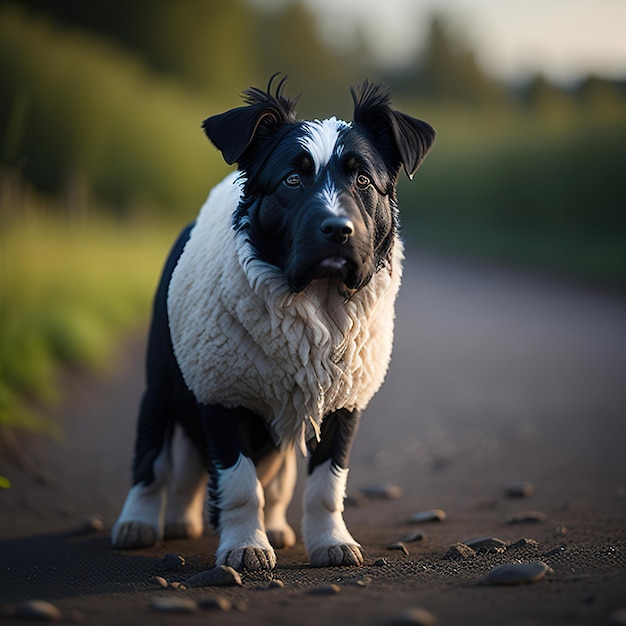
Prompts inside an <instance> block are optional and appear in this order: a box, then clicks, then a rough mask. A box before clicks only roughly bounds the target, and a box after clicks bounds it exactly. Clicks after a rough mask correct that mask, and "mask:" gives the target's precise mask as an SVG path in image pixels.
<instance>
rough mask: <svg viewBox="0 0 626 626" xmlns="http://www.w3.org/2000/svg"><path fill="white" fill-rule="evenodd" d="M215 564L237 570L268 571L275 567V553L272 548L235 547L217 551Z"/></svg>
mask: <svg viewBox="0 0 626 626" xmlns="http://www.w3.org/2000/svg"><path fill="white" fill-rule="evenodd" d="M217 565H230V567H232V568H234V569H236V570H238V571H243V570H248V571H251V572H254V571H258V570H267V571H269V570H272V569H274V567H276V554H275V553H274V550H272V548H269V550H268V549H266V548H257V547H254V546H251V547H246V548H236V549H234V550H229V551H228V552H220V551H218V553H217Z"/></svg>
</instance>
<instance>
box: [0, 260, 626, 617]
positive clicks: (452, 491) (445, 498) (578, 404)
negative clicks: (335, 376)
mask: <svg viewBox="0 0 626 626" xmlns="http://www.w3.org/2000/svg"><path fill="white" fill-rule="evenodd" d="M143 350H144V345H143V341H142V340H131V341H129V342H128V343H127V344H126V345H125V346H124V347H123V348H122V349H121V351H120V353H119V355H118V357H117V358H116V361H115V365H114V366H113V375H112V376H111V377H110V378H107V379H105V380H93V379H91V378H87V377H85V376H82V375H78V374H74V375H72V376H69V377H67V380H64V381H62V384H63V388H64V389H65V390H66V397H67V401H66V402H65V403H64V407H63V409H62V410H59V411H58V414H57V415H55V419H57V420H58V422H59V423H60V424H61V426H62V430H63V433H64V437H63V440H62V441H58V442H49V441H37V442H29V444H28V447H27V448H26V452H27V458H28V459H30V460H31V461H32V463H33V465H32V466H31V465H29V464H26V465H24V466H23V467H20V466H19V465H17V464H15V463H6V462H5V463H4V464H3V465H2V466H0V474H4V475H6V476H8V477H9V479H10V480H11V482H12V484H13V488H12V489H10V490H8V491H3V492H0V607H1V609H0V621H4V620H7V621H10V620H12V617H11V616H10V615H9V613H11V612H12V611H15V610H17V611H26V610H31V611H34V610H39V609H41V610H44V611H45V610H46V609H45V606H44V608H43V609H42V607H41V605H34V606H31V605H28V606H26V607H25V606H23V603H24V602H27V601H29V600H33V599H39V600H45V601H47V602H49V603H51V604H52V605H53V607H52V609H54V608H55V607H56V609H58V611H60V613H61V617H62V619H65V620H71V621H80V622H82V623H93V624H110V623H113V620H115V622H117V623H118V624H137V623H142V622H143V621H146V622H148V621H149V622H150V623H151V624H161V623H163V624H165V623H167V624H170V623H174V622H175V623H177V624H178V623H181V624H183V623H184V624H200V623H206V622H207V619H210V620H211V623H213V624H249V623H255V624H257V623H258V624H273V625H278V624H296V623H297V624H334V623H337V624H381V625H382V624H400V623H406V624H418V623H424V624H425V623H429V622H428V620H431V621H430V623H433V622H432V620H433V619H434V620H436V623H438V624H507V625H513V626H515V625H520V626H522V625H525V626H529V625H531V624H532V625H539V624H589V625H591V624H594V625H595V624H611V623H615V624H619V623H621V624H626V615H625V613H626V450H625V442H626V298H625V297H624V295H623V294H615V293H607V292H604V291H600V290H593V289H589V288H586V287H581V286H577V285H572V284H566V283H563V282H560V281H557V280H555V279H552V278H546V277H540V276H536V275H531V274H527V273H522V272H516V271H511V270H505V269H497V268H493V267H487V266H481V265H478V264H464V263H461V262H458V261H454V260H449V259H448V260H445V259H440V258H435V257H429V256H427V255H415V254H413V255H410V256H409V260H408V263H407V268H406V272H405V280H404V285H403V288H402V291H401V297H400V301H399V308H398V326H397V340H396V348H395V352H394V358H393V362H392V367H391V369H390V372H389V376H388V379H387V382H386V383H385V386H384V387H383V390H382V391H381V392H380V393H379V395H378V396H376V398H375V399H374V401H373V402H372V404H371V405H370V408H369V409H368V411H367V413H366V415H365V417H364V419H363V423H362V427H361V431H360V433H359V436H358V438H357V442H356V444H355V448H354V451H353V461H352V464H351V475H350V481H349V489H348V491H349V496H350V497H349V500H348V507H347V509H346V518H347V521H348V525H349V527H350V528H351V530H352V531H353V534H354V535H355V536H356V537H357V538H358V539H359V540H360V541H361V542H362V544H363V545H364V546H365V547H366V549H367V558H366V565H365V567H364V568H361V569H348V568H327V569H311V568H309V567H308V566H307V565H306V560H305V555H304V551H303V548H302V545H301V543H300V542H299V543H298V544H297V545H296V547H295V548H293V549H290V550H287V551H285V552H280V553H279V554H278V563H279V564H278V568H277V570H276V571H275V572H274V573H273V574H272V575H271V576H270V575H263V574H257V575H249V574H244V575H243V577H242V586H233V587H219V588H206V587H200V588H193V589H191V588H190V589H186V590H182V589H178V590H177V589H174V588H173V587H172V586H171V583H172V582H174V583H176V582H184V581H185V580H186V579H188V578H190V577H191V576H192V575H194V574H197V573H199V572H201V571H203V570H207V569H208V568H210V567H212V566H213V561H212V554H213V551H214V549H215V546H216V540H215V537H213V536H211V535H208V536H206V537H204V538H202V539H201V540H198V541H193V542H168V543H166V544H164V545H162V546H159V547H155V548H152V549H149V550H145V551H131V552H124V553H121V552H114V551H112V550H111V549H110V548H109V540H108V535H107V533H106V530H105V531H102V530H99V522H98V519H99V518H96V519H94V518H93V516H94V515H98V516H100V518H101V519H102V520H103V521H104V523H105V524H106V525H110V524H111V523H112V522H113V521H114V520H115V517H116V515H117V513H118V511H119V508H120V506H121V504H122V502H123V499H124V496H125V492H126V489H127V486H128V479H129V470H128V468H129V465H130V456H131V449H132V439H133V431H134V420H135V412H136V406H137V403H138V400H139V396H140V393H141V386H142V375H143V374H142V362H143ZM301 489H302V486H301V484H299V492H301ZM365 494H366V495H365ZM299 509H300V507H299V504H298V501H297V500H296V501H295V502H294V504H293V506H292V509H291V515H292V517H293V523H294V525H295V526H296V527H297V525H298V521H297V520H298V519H299ZM424 511H435V512H437V511H438V513H437V514H438V515H439V518H441V517H445V519H443V520H441V519H440V520H439V521H425V522H418V521H415V522H411V523H409V522H408V520H409V519H410V518H412V517H413V516H415V515H416V514H418V513H422V512H424ZM441 512H443V513H444V515H443V516H442V515H441ZM421 517H422V516H420V515H418V516H417V517H416V518H415V519H420V518H421ZM424 517H426V519H428V516H424ZM515 520H518V521H517V522H516V523H515ZM520 520H521V521H520ZM417 531H419V532H417ZM481 538H482V539H484V541H480V542H476V541H474V542H473V541H472V540H476V539H481ZM488 540H491V541H488ZM498 540H500V541H498ZM467 543H470V544H471V546H472V547H468V546H467V545H466V544H467ZM167 553H173V554H177V555H181V556H183V557H184V561H185V564H184V565H181V566H180V567H178V568H175V569H168V567H166V566H165V565H164V563H165V562H164V561H162V559H163V557H164V556H165V555H166V554H167ZM516 563H528V564H532V565H528V566H525V567H523V568H513V569H511V568H500V569H496V568H498V567H499V566H502V565H507V564H516ZM490 572H491V574H490ZM488 574H489V576H488ZM156 577H161V579H160V580H159V579H157V578H156ZM272 580H280V581H281V582H282V585H281V583H277V582H273V583H272V582H271V581H272ZM511 580H513V581H517V582H516V584H510V581H511ZM494 581H495V582H494ZM163 583H165V584H166V585H168V584H169V585H170V586H169V587H167V588H165V587H163ZM270 583H271V584H270ZM216 596H217V597H216ZM52 609H51V610H52ZM620 611H621V612H620ZM209 612H210V617H208V616H207V613H209ZM55 615H56V617H58V615H57V614H55ZM52 616H53V613H50V614H49V616H48V617H52ZM620 620H621V621H620Z"/></svg>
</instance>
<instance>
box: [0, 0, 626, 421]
mask: <svg viewBox="0 0 626 626" xmlns="http://www.w3.org/2000/svg"><path fill="white" fill-rule="evenodd" d="M276 71H281V72H283V73H288V74H290V81H289V86H288V92H289V93H291V94H295V93H300V92H302V93H303V98H302V100H301V101H300V103H299V105H298V107H299V113H300V115H301V116H302V117H326V116H329V115H337V116H338V117H342V118H345V119H350V117H351V100H350V97H349V92H348V87H349V86H350V85H354V84H357V83H358V82H360V81H361V80H363V79H364V78H366V77H367V78H370V79H380V80H383V81H385V82H387V83H389V84H390V86H391V87H392V93H393V94H394V98H395V103H396V106H397V107H398V108H399V109H401V110H404V111H406V112H408V113H411V114H413V115H415V116H417V117H421V118H423V119H426V120H428V121H429V122H430V123H432V124H433V125H434V126H435V127H436V128H437V130H438V131H439V136H438V140H437V143H436V145H435V148H434V150H433V152H432V154H431V155H430V156H429V158H428V159H427V160H426V162H425V164H424V165H423V167H422V169H421V171H420V172H419V173H418V175H417V177H416V179H415V181H414V182H412V183H410V184H409V183H408V182H407V181H404V180H403V181H402V182H401V186H400V190H399V195H400V203H401V215H402V219H403V223H404V234H405V236H406V237H407V238H409V239H411V240H413V241H416V242H417V243H418V244H419V245H420V246H422V247H430V248H435V249H445V250H450V251H453V252H461V253H463V254H471V255H474V256H480V257H483V258H489V259H496V260H506V261H511V262H521V263H524V264H531V265H533V264H534V265H536V266H537V267H541V268H556V269H559V270H565V271H567V272H570V273H572V274H574V275H578V276H581V275H583V276H589V277H592V278H595V279H601V280H609V281H611V282H613V283H619V284H622V285H624V284H626V228H625V226H626V223H625V220H626V218H625V217H624V211H623V207H624V206H626V191H625V189H626V187H625V186H624V185H623V183H622V176H623V174H622V172H623V171H624V170H625V169H626V149H625V148H626V88H625V85H626V83H624V82H617V81H613V82H611V81H608V80H602V79H599V78H593V77H590V78H588V79H587V80H584V81H582V82H581V83H580V84H578V85H572V86H569V87H567V88H565V87H561V86H557V85H554V84H552V83H550V82H549V81H547V80H545V79H544V78H542V77H541V76H536V77H534V78H532V79H531V80H529V81H528V82H527V83H526V84H523V85H510V84H504V83H501V82H497V81H495V80H493V79H491V78H490V77H488V76H487V75H486V74H485V73H484V72H483V71H482V69H481V68H480V66H479V65H478V64H477V62H476V59H475V57H474V54H473V51H472V50H471V48H469V47H468V46H466V45H464V44H463V42H462V41H461V42H460V41H459V40H457V39H456V38H455V36H453V34H452V33H451V32H450V30H449V29H448V27H447V23H446V21H445V19H443V18H441V17H437V16H434V17H433V19H432V23H431V25H430V31H429V36H428V38H427V41H426V43H425V45H424V46H423V48H422V49H420V50H419V51H418V52H417V53H416V57H415V58H414V59H412V60H411V61H410V62H408V63H406V64H405V65H403V66H401V67H392V68H390V67H383V66H381V65H379V63H378V61H377V59H376V58H375V57H374V55H373V54H372V53H371V51H370V49H369V48H368V45H367V42H366V41H360V42H359V43H358V45H357V46H356V47H355V48H354V49H353V50H352V51H350V52H346V50H345V46H337V48H333V47H332V46H330V45H329V44H327V43H324V41H323V39H322V38H321V37H320V34H319V32H318V30H317V26H316V22H315V19H314V17H313V15H312V14H311V13H310V11H309V10H308V9H307V8H306V6H305V5H304V4H303V3H302V2H299V1H297V0H292V1H285V2H274V3H272V5H271V7H265V6H264V5H263V4H262V3H261V2H260V1H259V0H256V1H255V2H253V1H252V0H229V1H228V2H225V1H221V0H204V1H203V0H177V1H176V2H173V1H171V0H133V2H128V1H127V0H108V1H107V2H104V1H103V0H93V1H91V2H83V1H82V0H55V2H49V1H47V0H22V1H21V2H10V1H7V0H0V168H1V169H0V250H1V254H2V258H1V259H0V262H1V263H2V270H0V425H1V424H2V423H9V422H11V423H15V422H19V423H21V424H22V425H26V424H35V423H37V420H36V419H35V418H33V417H32V414H30V413H29V412H28V411H27V409H26V408H25V407H26V406H28V403H25V402H24V399H27V398H31V397H36V398H39V399H42V400H52V399H53V396H54V376H53V373H54V371H55V368H56V367H57V366H58V364H59V363H83V364H84V363H87V364H91V365H92V366H96V367H100V365H101V364H102V363H103V362H105V361H106V355H107V354H108V349H109V348H110V346H111V344H112V342H113V338H114V336H115V335H116V334H119V333H120V332H121V331H122V330H124V329H127V328H129V327H130V326H132V325H134V324H136V323H138V322H140V321H142V320H145V318H146V317H147V313H148V307H149V304H148V303H149V300H150V294H151V292H152V289H153V286H154V282H155V280H156V274H157V272H158V271H159V269H160V266H161V263H162V261H163V258H164V257H165V254H166V251H167V247H168V245H169V241H168V240H169V239H173V237H174V235H175V233H176V232H177V230H178V229H179V227H180V226H181V225H182V224H184V223H186V222H187V221H188V220H190V219H192V218H193V216H194V215H195V214H196V212H197V210H198V208H199V206H200V205H201V203H202V201H203V199H204V197H205V196H206V194H207V192H208V191H209V189H210V188H211V187H212V186H213V184H215V183H216V182H217V181H218V180H219V179H220V178H221V177H222V176H223V175H224V174H225V173H226V171H227V168H226V166H225V165H224V164H223V162H222V160H221V157H220V155H219V154H218V152H217V151H216V150H214V149H213V148H212V147H211V146H210V144H209V143H208V142H207V140H206V139H205V138H204V137H203V135H202V132H201V130H200V123H201V121H202V120H203V119H204V118H205V117H207V116H209V115H212V114H215V113H219V112H221V111H223V110H225V109H227V108H230V107H232V106H237V105H238V104H239V103H240V99H239V95H238V94H239V92H241V91H242V90H243V89H245V88H246V87H248V86H250V85H257V86H265V84H266V83H267V79H268V77H269V76H270V75H271V74H272V73H274V72H276ZM16 189H18V190H21V191H19V193H17V192H16V191H15V190H16ZM174 223H175V224H176V225H175V226H174V225H173V224H174ZM27 415H30V418H28V419H27ZM18 416H21V417H18ZM29 420H30V421H29ZM33 420H34V421H33Z"/></svg>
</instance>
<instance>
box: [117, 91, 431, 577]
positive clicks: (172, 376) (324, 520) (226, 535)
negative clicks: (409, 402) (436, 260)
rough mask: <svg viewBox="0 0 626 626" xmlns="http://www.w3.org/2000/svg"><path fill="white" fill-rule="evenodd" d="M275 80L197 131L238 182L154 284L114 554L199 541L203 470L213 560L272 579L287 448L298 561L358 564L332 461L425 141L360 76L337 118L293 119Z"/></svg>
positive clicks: (383, 323)
mask: <svg viewBox="0 0 626 626" xmlns="http://www.w3.org/2000/svg"><path fill="white" fill-rule="evenodd" d="M284 82H285V81H284V80H283V81H281V82H280V84H279V85H278V87H277V88H276V89H275V91H274V93H272V81H270V84H269V86H268V88H267V91H266V92H264V91H262V90H259V89H255V88H252V89H249V90H248V91H246V92H245V95H246V106H242V107H239V108H236V109H233V110H231V111H227V112H226V113H222V114H221V115H216V116H214V117H210V118H208V119H207V120H205V122H204V123H203V128H204V130H205V132H206V134H207V136H208V137H209V139H210V140H211V141H212V142H213V144H214V145H215V146H216V147H217V148H218V149H219V150H220V151H221V152H222V155H223V157H224V159H225V160H226V162H227V163H229V164H231V163H235V162H236V163H237V164H238V166H239V167H238V172H236V173H234V174H231V175H230V176H228V177H227V178H226V179H225V180H224V181H223V182H222V183H220V184H219V185H217V186H216V187H215V188H214V189H213V191H212V192H211V194H210V195H209V197H208V199H207V201H206V203H205V204H204V206H203V207H202V210H201V211H200V214H199V215H198V218H197V221H196V222H195V224H192V225H191V226H189V227H188V228H187V229H185V230H184V231H183V233H182V234H181V236H180V237H179V239H178V241H177V242H176V244H175V245H174V248H173V250H172V251H171V254H170V256H169V259H168V260H167V263H166V266H165V270H164V272H163V276H162V278H161V282H160V285H159V288H158V291H157V294H156V300H155V304H154V311H153V319H152V324H151V328H150V336H149V344H148V354H147V389H146V391H145V394H144V396H143V400H142V403H141V409H140V414H139V423H138V428H137V440H136V446H135V457H134V463H133V485H134V486H133V487H132V489H131V490H130V492H129V494H128V497H127V499H126V503H125V505H124V508H123V510H122V512H121V514H120V517H119V519H118V521H117V523H116V524H115V526H114V528H113V532H112V535H113V545H114V546H115V547H116V548H138V547H145V546H149V545H151V544H153V543H155V542H156V541H158V540H160V539H161V538H163V537H166V538H167V537H198V536H199V535H201V534H202V532H203V503H204V495H205V490H206V481H207V472H208V476H209V497H210V511H211V521H212V523H213V524H214V525H215V527H216V528H217V530H218V532H219V535H220V541H219V548H218V550H217V556H216V559H217V563H218V564H228V565H231V566H233V567H234V568H237V569H249V570H256V569H271V568H273V567H274V565H275V563H276V556H275V553H274V549H273V548H281V547H287V546H291V545H293V544H294V543H295V534H294V531H293V530H292V528H291V527H290V526H289V525H288V523H287V520H286V510H287V506H288V504H289V501H290V499H291V496H292V493H293V489H294V485H295V480H296V475H295V467H296V460H295V447H296V446H300V447H301V448H302V449H303V451H305V452H306V451H307V450H308V454H309V465H308V473H309V476H308V480H307V485H306V489H305V494H304V500H303V509H304V513H303V518H304V519H303V526H302V532H303V538H304V544H305V547H306V550H307V552H308V555H309V559H310V562H311V564H312V565H315V566H327V565H360V564H362V563H363V556H362V551H361V547H360V545H359V544H358V543H357V542H356V541H355V540H354V539H353V538H352V536H351V535H350V533H349V532H348V529H347V528H346V525H345V523H344V520H343V515H342V512H343V499H344V496H345V489H346V481H347V477H348V458H349V454H350V447H351V444H352V440H353V437H354V435H355V432H356V429H357V425H358V422H359V417H360V414H361V411H362V410H363V409H364V408H365V407H366V406H367V404H368V402H369V401H370V399H371V398H372V396H373V395H374V393H375V392H376V391H377V390H378V388H379V387H380V385H381V384H382V382H383V379H384V377H385V373H386V371H387V366H388V363H389V359H390V354H391V347H392V341H393V320H394V301H395V298H396V293H397V291H398V287H399V285H400V276H401V261H402V258H403V255H402V243H401V241H400V239H399V236H398V214H397V203H396V191H395V187H396V183H397V180H398V175H399V172H400V169H401V168H404V170H405V172H406V173H407V175H408V176H409V177H412V176H413V174H414V173H415V171H416V170H417V168H418V167H419V165H420V163H421V162H422V160H423V159H424V157H425V156H426V154H427V153H428V151H429V150H430V148H431V146H432V144H433V142H434V139H435V131H434V130H433V129H432V128H431V127H430V126H429V125H428V124H427V123H425V122H423V121H420V120H417V119H414V118H412V117H410V116H408V115H405V114H404V113H400V112H398V111H395V110H393V109H392V108H391V101H390V97H389V94H388V92H387V90H386V89H385V88H383V87H382V86H380V85H378V84H371V83H368V82H365V83H364V84H363V85H362V86H361V87H360V88H359V89H358V90H351V91H352V97H353V100H354V116H353V121H352V122H351V123H346V122H343V121H340V120H337V119H335V118H330V119H325V120H314V121H298V120H297V119H296V115H295V105H296V102H297V98H287V97H285V96H284V95H283V86H284ZM175 431H176V436H175V437H174V434H175Z"/></svg>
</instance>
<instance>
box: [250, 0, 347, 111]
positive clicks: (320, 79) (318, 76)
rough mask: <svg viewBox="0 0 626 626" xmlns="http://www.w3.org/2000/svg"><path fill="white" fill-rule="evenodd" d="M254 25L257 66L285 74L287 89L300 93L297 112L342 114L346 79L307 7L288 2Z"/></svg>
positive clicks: (339, 59) (343, 69) (300, 3)
mask: <svg viewBox="0 0 626 626" xmlns="http://www.w3.org/2000/svg"><path fill="white" fill-rule="evenodd" d="M257 26H258V27H257V33H256V34H257V52H258V61H259V65H260V67H261V69H262V71H263V73H264V75H265V76H270V75H271V74H273V73H274V72H277V71H280V72H282V73H283V74H289V76H290V80H289V91H290V92H291V93H303V94H304V97H303V99H302V100H301V101H300V103H299V105H298V112H299V114H300V115H301V116H303V117H310V116H316V117H326V116H328V115H339V116H343V115H344V112H343V110H338V109H342V107H344V106H345V110H346V111H347V110H348V109H349V107H348V104H349V102H350V97H349V95H348V92H347V87H348V84H349V82H350V78H348V77H347V73H348V72H347V71H346V69H345V67H344V65H343V63H342V60H341V58H338V57H336V56H335V55H333V53H332V52H331V51H330V50H329V49H328V48H327V47H326V46H325V44H324V43H323V41H322V40H321V38H320V36H319V34H318V32H317V29H316V23H315V18H314V16H313V15H312V14H311V12H310V10H309V9H308V8H307V7H306V6H305V5H304V4H303V3H302V2H299V1H298V2H290V3H288V4H286V5H285V6H284V7H282V8H281V9H280V10H276V11H268V12H267V13H265V14H263V15H261V19H260V21H259V23H258V25H257ZM352 80H353V81H354V78H352Z"/></svg>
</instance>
